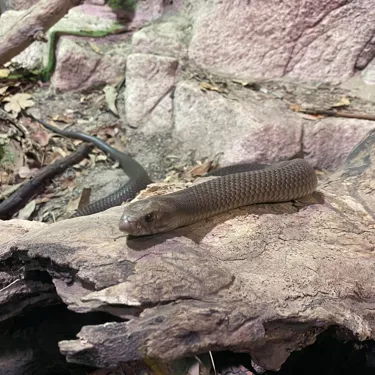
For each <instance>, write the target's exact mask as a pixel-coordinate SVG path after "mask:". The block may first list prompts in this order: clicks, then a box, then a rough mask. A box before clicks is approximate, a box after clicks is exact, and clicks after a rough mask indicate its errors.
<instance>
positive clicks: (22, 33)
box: [0, 0, 83, 65]
mask: <svg viewBox="0 0 375 375" xmlns="http://www.w3.org/2000/svg"><path fill="white" fill-rule="evenodd" d="M82 2H83V0H40V1H39V2H38V3H37V4H35V5H34V6H32V7H31V8H29V9H28V10H27V11H26V13H25V14H24V15H23V16H22V17H21V18H20V19H19V21H18V22H17V23H16V24H15V25H13V26H12V27H11V28H10V29H9V30H8V31H7V32H6V33H5V34H4V35H3V36H2V38H1V39H0V65H3V64H5V63H6V62H8V61H10V60H11V59H12V58H13V57H15V56H17V55H18V54H19V53H20V52H22V51H23V50H24V49H26V48H27V47H28V46H29V45H31V44H32V43H33V42H34V41H35V38H36V36H37V35H38V33H40V32H43V33H44V32H46V31H47V30H48V29H49V28H50V27H52V26H53V25H54V24H55V23H57V22H58V21H59V20H60V19H61V18H62V17H64V16H65V14H67V13H68V11H69V9H70V8H73V7H75V6H77V5H79V4H81V3H82Z"/></svg>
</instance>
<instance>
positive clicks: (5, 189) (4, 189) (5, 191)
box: [0, 180, 26, 199]
mask: <svg viewBox="0 0 375 375" xmlns="http://www.w3.org/2000/svg"><path fill="white" fill-rule="evenodd" d="M25 182H26V180H25V181H22V182H20V183H19V184H15V185H2V186H1V193H0V198H1V199H6V198H8V197H10V196H11V195H12V194H13V193H14V192H15V191H16V190H17V189H18V188H20V187H21V186H22V185H23V184H24V183H25Z"/></svg>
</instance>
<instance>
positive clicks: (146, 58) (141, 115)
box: [125, 53, 178, 132]
mask: <svg viewBox="0 0 375 375" xmlns="http://www.w3.org/2000/svg"><path fill="white" fill-rule="evenodd" d="M177 67H178V62H177V60H176V59H174V58H171V57H164V56H155V55H149V54H138V53H135V54H131V55H130V56H129V57H128V60H127V70H126V92H125V110H126V121H127V123H128V125H130V126H131V127H138V126H140V125H142V124H144V123H146V126H145V127H143V131H145V132H147V131H151V132H160V131H165V130H167V129H169V128H171V127H172V97H171V92H172V89H173V87H174V84H175V80H176V70H177Z"/></svg>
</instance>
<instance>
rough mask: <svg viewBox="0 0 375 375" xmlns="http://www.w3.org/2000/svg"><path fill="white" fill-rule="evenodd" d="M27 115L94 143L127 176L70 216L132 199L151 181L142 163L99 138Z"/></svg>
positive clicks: (90, 212)
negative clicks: (126, 180)
mask: <svg viewBox="0 0 375 375" xmlns="http://www.w3.org/2000/svg"><path fill="white" fill-rule="evenodd" d="M28 116H30V117H31V118H33V119H34V120H35V121H37V122H39V123H40V124H42V125H43V126H44V127H45V128H47V129H48V130H51V131H53V132H54V133H56V134H60V135H62V136H64V137H67V138H73V139H79V140H81V141H84V142H90V143H92V144H94V145H95V146H96V147H98V148H99V149H100V150H102V151H103V152H106V153H107V154H108V155H109V156H110V157H111V158H112V159H113V160H116V161H118V162H119V164H120V166H121V169H122V170H123V171H124V172H125V174H126V175H127V176H128V177H129V180H128V182H127V183H126V184H125V185H123V186H121V187H120V188H119V189H118V190H116V191H115V192H113V193H112V194H109V195H108V196H106V197H104V198H102V199H99V200H97V201H96V202H93V203H91V204H88V205H87V206H85V207H83V208H80V209H78V210H77V211H76V212H75V213H74V214H73V215H72V217H78V216H85V215H92V214H95V213H97V212H101V211H104V210H107V209H108V208H111V207H114V206H119V205H120V204H121V203H123V202H127V201H129V200H131V199H133V198H134V197H135V196H136V195H137V194H138V193H139V192H140V191H141V190H143V189H145V188H146V186H147V185H148V184H150V183H151V179H150V177H149V176H148V174H147V172H146V170H145V169H144V168H143V167H142V165H140V164H139V163H138V162H137V161H136V160H134V159H133V158H132V157H131V156H130V155H128V154H126V153H124V152H121V151H118V150H116V149H115V148H113V147H111V146H109V145H108V144H107V143H105V142H103V141H102V140H100V139H99V138H96V137H94V136H92V135H89V134H85V133H81V132H75V131H67V130H62V129H59V128H57V127H55V126H52V125H50V124H48V123H47V122H45V121H42V120H40V119H37V118H35V117H34V116H31V115H30V114H28Z"/></svg>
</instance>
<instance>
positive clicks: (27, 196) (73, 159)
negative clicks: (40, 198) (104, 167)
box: [0, 144, 92, 220]
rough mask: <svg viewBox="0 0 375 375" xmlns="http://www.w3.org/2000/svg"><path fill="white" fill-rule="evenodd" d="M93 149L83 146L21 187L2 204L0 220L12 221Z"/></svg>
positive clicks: (89, 146) (0, 205) (0, 206)
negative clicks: (49, 185)
mask: <svg viewBox="0 0 375 375" xmlns="http://www.w3.org/2000/svg"><path fill="white" fill-rule="evenodd" d="M91 148H92V146H91V145H88V144H82V145H80V146H79V147H78V149H77V150H76V151H75V152H73V153H72V154H70V155H68V156H66V157H65V158H62V159H60V160H57V161H56V162H55V163H53V164H51V165H49V166H47V167H45V168H44V169H43V170H42V171H41V172H40V173H39V174H38V175H37V176H35V177H34V178H33V179H32V180H30V181H29V182H27V183H26V184H24V185H23V186H21V187H20V188H19V189H18V190H17V191H16V192H14V193H13V194H12V195H11V196H10V197H9V198H8V199H6V200H4V201H3V202H1V203H0V219H2V220H6V219H10V218H11V217H12V216H13V215H14V214H15V213H16V212H18V211H19V210H20V209H21V208H23V207H24V206H25V205H26V204H27V203H28V202H29V201H30V200H31V198H33V197H34V196H36V195H37V194H39V193H40V192H41V191H42V190H43V189H44V187H45V185H46V184H47V183H48V182H49V181H50V180H51V179H52V178H53V177H54V176H56V175H58V174H60V173H62V172H64V171H65V170H66V169H67V168H68V167H69V166H71V165H74V164H77V163H79V162H80V161H81V160H83V159H84V158H86V157H87V156H88V154H89V152H90V150H91Z"/></svg>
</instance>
